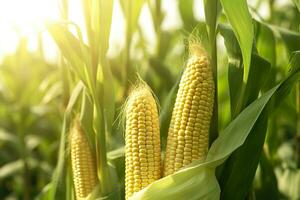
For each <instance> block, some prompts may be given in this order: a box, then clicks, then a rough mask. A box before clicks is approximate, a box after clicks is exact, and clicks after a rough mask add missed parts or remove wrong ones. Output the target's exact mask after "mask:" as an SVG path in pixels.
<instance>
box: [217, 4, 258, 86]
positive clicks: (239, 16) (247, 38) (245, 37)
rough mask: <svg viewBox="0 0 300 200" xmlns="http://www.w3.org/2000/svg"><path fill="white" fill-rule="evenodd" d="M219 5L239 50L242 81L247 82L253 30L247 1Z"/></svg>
mask: <svg viewBox="0 0 300 200" xmlns="http://www.w3.org/2000/svg"><path fill="white" fill-rule="evenodd" d="M221 4H222V7H223V9H224V11H225V14H226V16H227V18H228V20H229V22H230V24H231V25H232V28H233V31H234V34H235V35H236V38H237V40H238V42H239V45H240V48H241V52H242V56H243V63H244V76H243V80H244V81H245V82H247V80H248V74H249V68H250V61H251V52H252V45H253V37H254V28H253V24H252V19H251V15H250V13H249V11H248V6H247V1H246V0H233V1H232V0H221Z"/></svg>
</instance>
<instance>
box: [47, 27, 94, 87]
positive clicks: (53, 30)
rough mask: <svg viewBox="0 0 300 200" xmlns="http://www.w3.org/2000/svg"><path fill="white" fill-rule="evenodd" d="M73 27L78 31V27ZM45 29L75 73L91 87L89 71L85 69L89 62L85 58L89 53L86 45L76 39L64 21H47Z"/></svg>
mask: <svg viewBox="0 0 300 200" xmlns="http://www.w3.org/2000/svg"><path fill="white" fill-rule="evenodd" d="M75 27H76V28H77V31H78V32H79V29H78V27H77V26H75ZM47 29H48V31H49V33H50V34H51V36H52V37H53V39H54V41H55V42H56V44H57V46H58V47H59V49H60V50H61V53H62V54H63V56H64V57H65V58H66V59H67V60H68V61H69V62H70V64H71V67H72V69H73V70H74V71H75V72H76V75H77V76H78V77H79V78H80V79H81V80H82V82H83V83H84V84H85V85H86V86H87V87H91V85H90V80H89V78H88V77H89V75H88V74H89V73H91V71H90V70H89V69H87V67H89V66H90V64H89V62H88V59H86V57H87V55H88V54H89V49H88V47H87V46H86V45H84V44H83V41H82V40H79V39H77V38H76V37H75V36H74V35H73V34H72V33H71V32H70V31H69V30H68V28H67V27H66V24H64V23H48V24H47ZM79 34H80V33H79Z"/></svg>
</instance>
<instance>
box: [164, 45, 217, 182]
mask: <svg viewBox="0 0 300 200" xmlns="http://www.w3.org/2000/svg"><path fill="white" fill-rule="evenodd" d="M190 52H191V57H190V58H189V60H188V62H187V66H186V69H185V70H184V73H183V75H182V78H181V81H180V85H179V89H178V93H177V97H176V102H175V105H174V109H173V113H172V118H171V122H170V127H169V131H168V139H167V148H166V157H165V163H164V176H167V175H169V174H172V173H174V172H176V171H177V170H179V169H180V168H182V167H184V166H186V165H188V164H190V163H191V162H192V161H194V160H197V159H204V158H205V156H206V153H207V149H208V135H209V127H210V120H211V117H212V111H213V103H214V82H213V76H212V69H211V66H210V62H209V58H208V56H207V53H206V52H205V50H204V49H203V48H202V46H200V45H199V44H193V45H191V46H190Z"/></svg>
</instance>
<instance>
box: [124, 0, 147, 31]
mask: <svg viewBox="0 0 300 200" xmlns="http://www.w3.org/2000/svg"><path fill="white" fill-rule="evenodd" d="M120 3H121V6H122V10H123V14H124V16H125V18H126V23H127V24H126V27H127V30H126V31H127V32H128V34H129V35H132V34H133V32H134V31H135V30H136V28H137V25H138V19H139V16H140V12H141V9H142V7H143V5H144V3H145V0H136V1H133V0H120Z"/></svg>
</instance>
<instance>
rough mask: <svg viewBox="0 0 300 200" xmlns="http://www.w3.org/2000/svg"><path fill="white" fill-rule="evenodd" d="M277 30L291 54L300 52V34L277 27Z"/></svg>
mask: <svg viewBox="0 0 300 200" xmlns="http://www.w3.org/2000/svg"><path fill="white" fill-rule="evenodd" d="M277 29H278V30H279V33H280V35H281V37H282V39H283V41H284V43H285V45H286V47H287V49H288V51H289V53H292V52H293V51H297V50H300V33H297V32H294V31H290V30H287V29H284V28H280V27H277Z"/></svg>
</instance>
